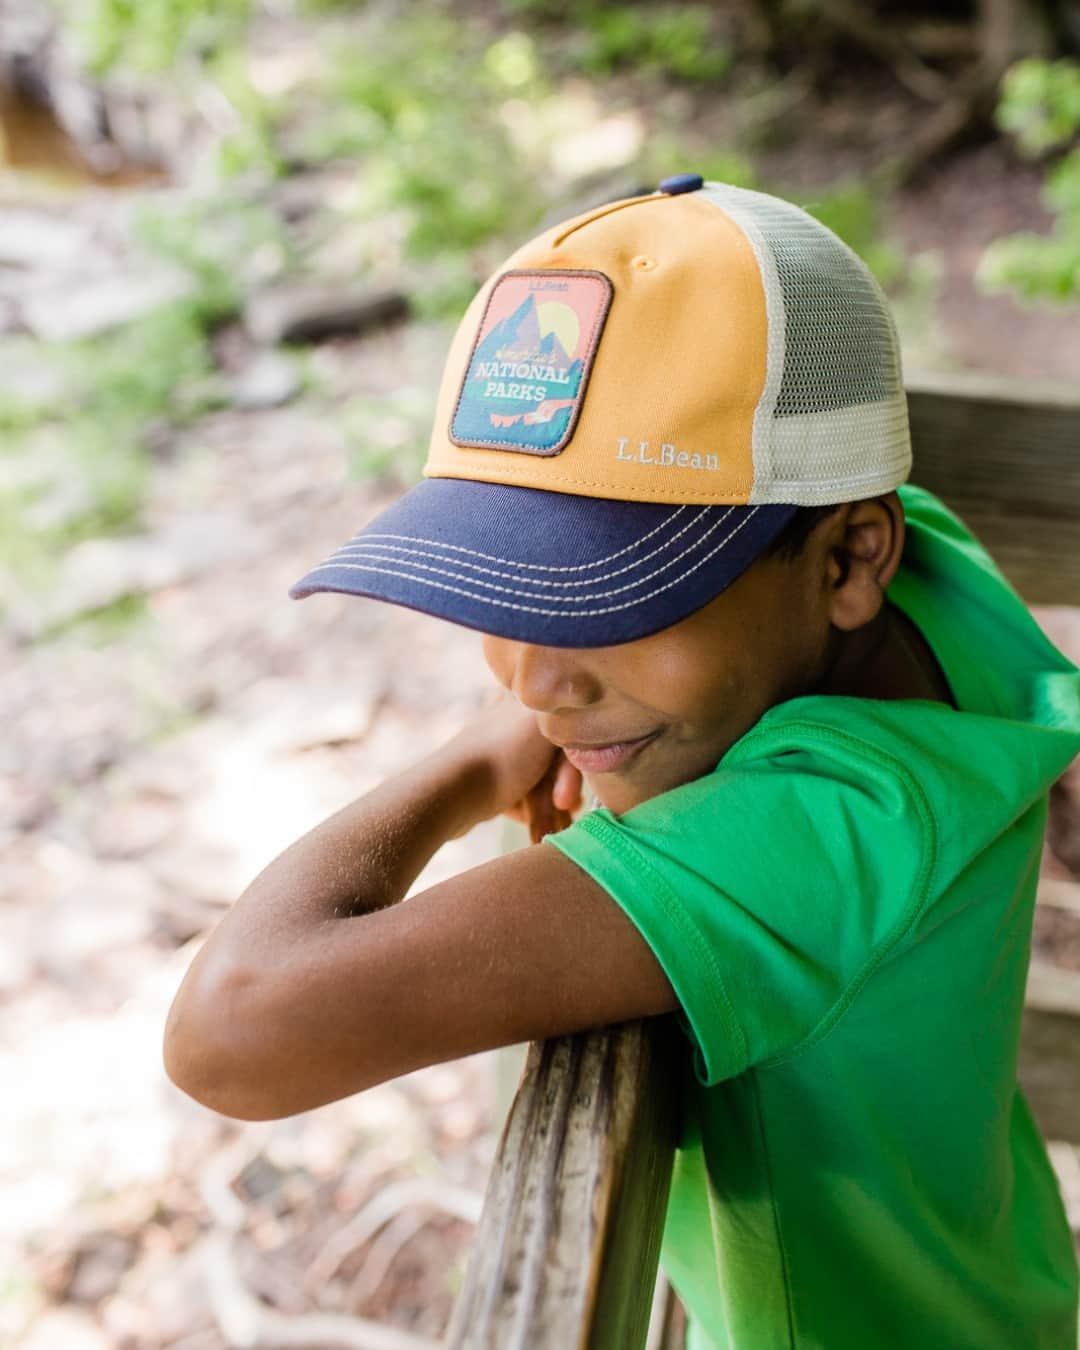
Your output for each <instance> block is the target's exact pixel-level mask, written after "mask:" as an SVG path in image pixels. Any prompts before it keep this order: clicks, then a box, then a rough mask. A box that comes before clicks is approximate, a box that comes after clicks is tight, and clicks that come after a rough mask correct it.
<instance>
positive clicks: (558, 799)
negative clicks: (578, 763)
mask: <svg viewBox="0 0 1080 1350" xmlns="http://www.w3.org/2000/svg"><path fill="white" fill-rule="evenodd" d="M584 781H585V780H584V779H583V777H582V774H581V770H580V769H575V768H574V766H573V765H572V764H571V763H570V761H569V760H568V759H562V758H561V757H560V760H559V767H558V769H557V770H556V773H555V783H554V786H553V787H552V789H551V799H552V801H553V802H554V803H555V805H556V806H557V807H558V808H559V810H560V811H573V810H574V808H575V807H577V806H580V804H581V789H582V785H583V783H584Z"/></svg>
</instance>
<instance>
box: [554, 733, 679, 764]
mask: <svg viewBox="0 0 1080 1350" xmlns="http://www.w3.org/2000/svg"><path fill="white" fill-rule="evenodd" d="M659 734H660V731H659V729H657V730H656V731H650V732H649V733H648V735H646V736H638V737H637V738H636V739H635V740H632V741H595V742H592V743H591V744H586V743H584V742H581V741H568V742H566V743H565V744H562V745H561V749H562V752H563V754H564V755H565V756H566V758H567V759H568V760H569V761H570V763H571V764H572V765H573V766H574V768H575V769H580V770H581V772H582V773H614V771H615V770H616V769H621V768H622V767H623V766H624V765H626V764H628V763H629V762H630V760H631V759H633V757H634V756H635V755H636V754H637V753H638V752H639V751H641V750H644V748H645V747H646V746H647V745H648V744H649V743H650V742H651V741H653V740H655V739H656V737H657V736H658V735H659Z"/></svg>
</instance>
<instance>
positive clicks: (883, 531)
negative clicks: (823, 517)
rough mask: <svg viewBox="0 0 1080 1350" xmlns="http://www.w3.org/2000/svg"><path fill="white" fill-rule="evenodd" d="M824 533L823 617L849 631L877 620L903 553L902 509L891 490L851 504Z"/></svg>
mask: <svg viewBox="0 0 1080 1350" xmlns="http://www.w3.org/2000/svg"><path fill="white" fill-rule="evenodd" d="M830 526H831V528H830V530H829V531H828V543H829V547H828V557H827V559H826V567H827V584H828V587H829V619H830V621H831V622H832V624H833V625H834V627H836V628H839V629H841V630H842V631H844V632H853V631H854V630H855V629H856V628H862V627H863V625H864V624H867V623H870V621H871V620H872V619H875V618H877V616H878V614H879V612H880V611H881V607H882V605H883V604H884V603H885V589H886V587H887V586H888V585H889V582H890V581H892V579H893V577H894V576H895V575H896V569H897V568H898V567H899V566H900V558H901V555H902V554H903V551H904V508H903V506H902V505H901V503H900V498H899V497H898V496H897V494H896V493H895V492H889V493H887V494H886V495H885V496H883V497H870V498H867V499H866V500H865V501H861V502H852V503H850V505H847V506H845V507H844V510H843V511H842V512H841V513H840V514H839V515H838V516H837V518H836V519H835V520H834V521H830Z"/></svg>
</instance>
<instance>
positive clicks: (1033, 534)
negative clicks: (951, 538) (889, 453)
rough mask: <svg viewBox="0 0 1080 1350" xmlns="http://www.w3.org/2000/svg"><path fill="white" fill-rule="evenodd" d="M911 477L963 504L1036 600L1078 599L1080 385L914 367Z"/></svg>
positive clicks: (978, 530) (1032, 600) (910, 392)
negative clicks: (913, 454)
mask: <svg viewBox="0 0 1080 1350" xmlns="http://www.w3.org/2000/svg"><path fill="white" fill-rule="evenodd" d="M907 389H908V415H909V418H910V421H911V437H912V444H913V446H914V453H915V466H914V470H913V473H912V480H913V481H914V482H916V483H918V484H920V485H921V486H923V487H926V488H929V489H930V491H931V492H934V493H936V494H937V496H939V497H940V498H941V499H942V500H943V501H944V502H945V503H946V504H947V505H949V506H951V507H952V508H953V509H954V510H955V511H957V512H958V513H959V514H960V515H961V516H962V517H963V518H964V520H965V521H966V522H967V524H968V525H969V526H970V527H971V528H972V530H973V531H974V532H975V534H976V535H977V536H978V537H979V539H981V540H982V542H983V543H984V544H985V546H986V547H987V549H988V550H989V551H990V553H991V554H992V555H993V556H994V558H995V559H996V561H997V562H998V564H999V565H1000V566H1001V568H1002V570H1003V571H1004V572H1005V574H1006V576H1007V577H1008V578H1009V580H1010V581H1011V582H1012V583H1013V585H1014V586H1015V587H1016V588H1017V590H1019V591H1020V593H1021V594H1022V595H1023V596H1024V598H1025V599H1026V600H1028V601H1029V602H1030V603H1032V604H1080V390H1078V389H1076V388H1073V387H1072V386H1071V385H1062V384H1057V383H1047V382H1036V381H1029V380H1008V379H1003V378H999V377H996V376H986V375H979V374H971V373H961V372H953V373H950V374H948V375H937V374H928V373H923V372H919V373H915V374H911V375H909V377H908V380H907Z"/></svg>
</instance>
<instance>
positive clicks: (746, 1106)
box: [549, 486, 1080, 1350]
mask: <svg viewBox="0 0 1080 1350" xmlns="http://www.w3.org/2000/svg"><path fill="white" fill-rule="evenodd" d="M901 496H902V498H903V501H904V506H905V509H906V511H907V517H908V539H907V544H906V547H905V551H904V558H903V566H902V568H901V570H900V572H899V573H898V574H897V577H896V579H895V581H894V582H893V584H892V586H891V587H890V589H889V598H890V600H891V601H892V602H893V604H895V605H896V606H898V607H899V608H900V609H901V610H903V611H904V613H906V614H907V615H908V616H909V617H910V618H911V619H912V621H913V622H914V623H915V624H916V625H917V626H918V628H919V629H920V630H921V632H922V633H923V635H924V636H925V638H926V640H927V641H928V642H929V644H930V646H931V648H932V649H933V651H934V653H935V655H936V656H937V658H938V661H939V662H940V664H941V666H942V668H943V670H944V671H945V674H946V676H947V678H948V680H949V683H950V686H951V688H952V691H953V694H954V697H955V700H956V703H957V708H950V707H948V706H947V705H946V704H943V703H935V702H933V701H930V700H914V699H911V700H894V701H887V700H878V699H859V698H848V697H838V696H830V695H811V696H806V697H801V698H796V699H792V700H790V701H788V702H785V703H782V704H778V705H777V706H775V707H773V708H770V709H769V711H768V712H767V713H766V714H765V715H764V716H763V717H762V718H761V719H760V721H759V722H758V723H757V724H756V725H755V726H754V727H753V728H752V729H751V730H750V731H749V732H748V733H747V734H746V735H745V736H743V737H742V738H741V739H740V740H739V741H737V742H736V744H735V745H733V746H732V747H731V749H730V750H728V752H727V753H726V754H725V755H724V757H723V759H722V760H721V761H720V763H719V765H718V766H717V768H716V769H715V770H714V771H713V772H712V773H710V774H708V775H706V776H705V777H703V778H699V779H697V780H695V781H694V782H692V783H688V784H685V785H684V786H682V787H679V788H676V789H674V790H673V791H670V792H666V793H663V794H662V795H660V796H658V797H654V798H652V799H651V800H649V801H647V802H644V803H642V804H641V805H640V806H637V807H634V808H633V809H632V810H630V811H627V812H626V813H625V814H624V815H622V816H620V817H616V816H614V815H612V814H611V813H610V812H609V811H606V810H595V811H592V812H590V813H588V814H587V815H585V816H583V817H582V818H581V819H580V820H579V821H577V822H576V823H575V824H574V825H572V826H571V827H570V828H569V829H567V830H564V831H562V832H561V833H560V834H558V835H553V836H551V837H550V839H549V842H550V843H551V844H552V845H553V846H554V847H556V848H558V849H559V850H560V851H561V852H563V853H564V854H566V856H567V857H569V858H571V859H573V860H574V861H575V862H576V863H577V864H578V865H579V866H580V867H582V868H583V869H584V870H585V871H586V872H588V874H589V875H590V876H592V877H594V878H595V879H596V880H597V881H598V882H599V883H600V885H601V886H603V887H604V889H605V890H607V891H608V892H609V893H610V894H611V895H612V896H613V897H614V899H615V900H616V901H617V902H618V904H619V905H620V906H621V907H622V908H623V909H624V910H625V911H626V913H627V914H628V915H629V916H630V918H631V919H632V920H633V922H634V923H635V925H636V926H637V927H638V928H639V929H640V931H641V932H642V934H643V935H644V937H645V939H646V940H647V942H648V943H649V945H650V947H651V948H652V950H653V952H654V953H655V954H656V957H657V959H658V960H659V961H660V964H661V965H662V966H663V968H664V970H665V971H666V973H667V975H668V977H669V979H670V980H671V983H672V985H673V986H674V989H675V991H676V993H677V995H678V998H679V1002H680V1004H681V1009H682V1011H681V1014H680V1021H681V1023H682V1024H683V1026H684V1029H685V1030H686V1032H687V1035H688V1036H689V1038H690V1041H691V1043H692V1045H693V1067H694V1073H693V1074H692V1075H691V1074H690V1073H687V1074H686V1110H685V1111H684V1126H683V1136H682V1139H681V1143H680V1148H679V1151H678V1153H677V1155H676V1162H675V1173H674V1179H673V1182H672V1191H671V1199H670V1203H669V1209H668V1219H667V1225H666V1230H665V1235H664V1249H663V1263H664V1267H665V1269H666V1270H667V1272H668V1275H669V1277H670V1279H671V1281H672V1283H673V1285H674V1286H675V1288H676V1289H677V1290H678V1292H679V1294H680V1296H681V1297H682V1299H683V1301H684V1303H685V1304H686V1306H687V1308H688V1310H689V1314H690V1318H691V1323H692V1336H691V1340H690V1344H691V1345H692V1346H694V1347H700V1348H701V1350H706V1348H707V1350H714V1348H715V1350H728V1348H729V1347H733V1348H734V1350H779V1348H780V1347H792V1348H793V1350H795V1348H797V1350H811V1347H813V1350H879V1348H880V1347H886V1348H887V1350H905V1348H906V1347H911V1350H1076V1344H1077V1340H1076V1335H1077V1332H1076V1299H1077V1271H1076V1261H1075V1256H1074V1251H1073V1245H1072V1239H1071V1236H1070V1233H1069V1228H1068V1225H1067V1223H1066V1220H1065V1214H1064V1210H1063V1207H1062V1203H1061V1198H1060V1195H1059V1192H1058V1189H1057V1184H1056V1181H1055V1178H1054V1175H1053V1172H1052V1170H1051V1168H1050V1164H1049V1161H1048V1159H1047V1156H1046V1151H1045V1148H1044V1146H1043V1143H1042V1141H1041V1139H1040V1137H1039V1134H1038V1131H1037V1129H1036V1127H1035V1125H1034V1124H1033V1122H1032V1118H1031V1116H1030V1114H1029V1111H1028V1107H1027V1104H1026V1102H1025V1100H1024V1097H1023V1095H1022V1094H1021V1092H1020V1090H1019V1089H1018V1087H1017V1083H1016V1062H1017V1041H1018V1036H1019V1025H1020V1015H1021V1009H1022V1006H1023V998H1024V984H1025V978H1026V972H1027V965H1028V957H1029V949H1030V941H1031V921H1032V907H1033V904H1034V896H1035V886H1036V879H1037V874H1038V869H1039V857H1040V847H1041V843H1042V837H1043V831H1044V828H1045V823H1046V794H1047V791H1048V789H1049V787H1050V785H1051V784H1052V783H1053V782H1054V780H1055V779H1056V778H1057V777H1058V776H1059V775H1060V774H1061V772H1062V771H1063V770H1064V769H1065V767H1066V765H1067V764H1068V763H1069V762H1070V760H1071V759H1072V758H1073V756H1074V755H1076V754H1077V753H1078V751H1080V674H1078V672H1077V671H1076V669H1075V668H1074V667H1073V666H1072V665H1071V664H1070V663H1069V662H1068V661H1067V660H1066V659H1065V658H1064V657H1063V656H1062V655H1061V653H1060V652H1058V651H1057V650H1056V648H1054V647H1053V646H1052V645H1051V643H1050V642H1048V641H1047V639H1046V638H1045V637H1044V636H1043V635H1042V633H1041V632H1040V630H1039V629H1038V627H1037V625H1036V624H1035V622H1034V620H1033V619H1032V618H1031V616H1030V615H1029V614H1028V612H1027V610H1026V608H1025V607H1024V605H1023V603H1022V602H1021V601H1020V599H1019V598H1018V597H1017V595H1016V593H1015V592H1014V591H1013V590H1012V589H1011V588H1010V587H1009V586H1008V584H1007V583H1006V582H1005V581H1004V579H1003V578H1002V576H1001V574H1000V573H999V572H998V570H997V568H996V567H995V566H994V564H993V562H992V561H991V560H990V558H989V557H988V556H987V554H986V553H985V552H984V551H983V549H982V548H981V547H980V546H979V545H978V544H977V543H976V541H975V540H974V539H973V538H972V536H971V535H970V533H969V532H968V531H967V530H966V529H965V528H964V526H963V525H962V524H961V523H960V522H959V521H958V520H957V518H956V517H955V516H953V515H952V514H951V513H950V512H948V511H947V510H946V508H945V507H944V506H943V505H942V504H941V503H940V502H939V501H938V500H937V499H936V498H935V497H933V496H931V495H930V494H929V493H927V492H924V491H922V490H920V489H918V488H914V487H910V486H908V487H905V488H903V489H901ZM688 1058H689V1057H688Z"/></svg>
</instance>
